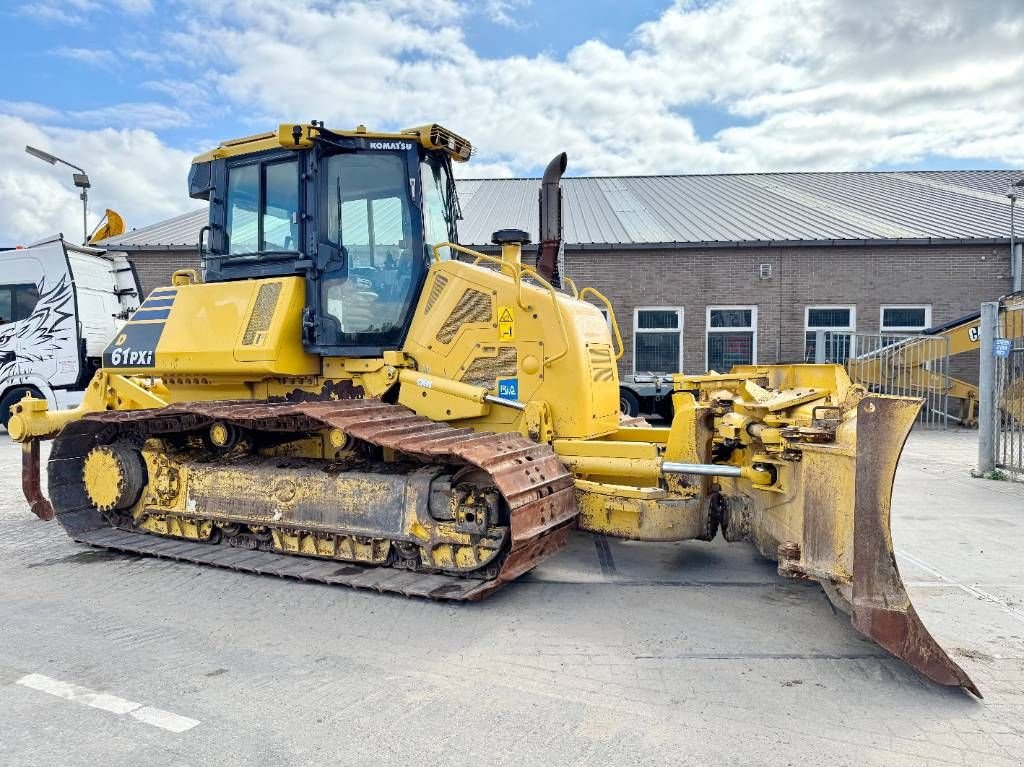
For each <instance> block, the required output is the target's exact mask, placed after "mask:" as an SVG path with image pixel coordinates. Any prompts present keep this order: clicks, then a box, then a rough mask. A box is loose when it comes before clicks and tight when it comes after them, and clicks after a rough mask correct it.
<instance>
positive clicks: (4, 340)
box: [0, 275, 76, 380]
mask: <svg viewBox="0 0 1024 767" xmlns="http://www.w3.org/2000/svg"><path fill="white" fill-rule="evenodd" d="M38 292H39V300H38V301H37V302H36V305H35V308H34V309H33V310H32V314H30V315H29V316H28V317H26V318H25V319H23V320H18V321H16V322H8V323H6V324H4V325H0V380H3V379H6V378H9V377H11V376H17V375H22V374H24V373H25V372H28V370H27V369H28V368H31V366H32V365H33V364H34V363H37V362H44V361H46V360H50V359H53V358H54V356H56V354H57V352H58V351H59V350H60V348H61V347H62V346H66V345H67V343H68V342H69V341H70V340H71V339H73V338H74V336H75V333H76V329H75V327H74V322H73V318H74V303H73V302H74V300H75V298H74V290H73V288H72V284H71V280H69V279H68V276H67V275H63V276H62V277H61V278H60V280H59V281H58V282H57V284H56V285H53V286H52V287H47V286H46V280H45V279H43V280H40V282H39V285H38Z"/></svg>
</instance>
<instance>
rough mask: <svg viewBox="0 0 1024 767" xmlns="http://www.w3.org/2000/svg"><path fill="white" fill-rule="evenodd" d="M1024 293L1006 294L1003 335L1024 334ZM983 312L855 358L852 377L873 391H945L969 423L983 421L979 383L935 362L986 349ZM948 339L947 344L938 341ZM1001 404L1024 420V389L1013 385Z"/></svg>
mask: <svg viewBox="0 0 1024 767" xmlns="http://www.w3.org/2000/svg"><path fill="white" fill-rule="evenodd" d="M1022 310H1024V295H1021V294H1019V293H1017V294H1013V295H1009V296H1004V297H1003V298H1002V299H1001V300H1000V301H999V328H1000V331H1001V332H1000V337H1002V338H1015V337H1017V336H1019V335H1021V332H1022V331H1024V328H1022V327H1020V325H1021V320H1020V318H1021V316H1022V314H1021V312H1022ZM980 331H981V313H980V312H973V313H971V314H968V315H966V316H965V317H960V318H959V319H956V320H953V321H952V322H947V323H946V324H945V325H939V326H937V327H934V328H929V329H928V330H925V331H924V332H923V333H922V334H921V335H919V336H913V337H909V338H901V339H899V340H897V341H895V342H893V343H890V344H888V345H886V346H881V347H879V348H878V349H875V350H873V351H871V352H867V353H864V354H860V355H858V356H855V357H851V358H850V359H849V360H848V361H847V363H846V369H847V371H848V372H849V373H850V377H851V378H852V379H853V380H854V381H856V382H857V383H860V384H863V385H864V386H866V387H868V388H870V389H891V388H897V389H899V390H901V391H904V392H914V393H920V394H921V395H922V396H927V395H929V394H932V393H938V394H942V393H945V394H946V395H947V396H948V397H949V398H950V399H954V400H958V401H959V403H960V417H959V419H958V420H959V421H960V423H961V424H962V425H964V426H970V427H975V426H977V425H978V387H977V385H976V384H973V383H970V382H969V381H964V380H962V379H959V378H955V377H953V376H948V375H944V374H940V373H939V372H938V371H937V370H935V369H934V368H933V365H934V364H935V363H937V362H938V361H939V359H940V358H943V357H955V356H956V355H958V354H965V353H967V352H976V351H978V350H979V349H980V348H981V336H980ZM939 340H945V341H946V343H945V344H942V343H936V341H939ZM999 407H1000V408H1001V409H1002V410H1003V411H1004V412H1005V413H1007V414H1008V415H1010V416H1012V417H1013V418H1015V419H1017V420H1021V419H1024V391H1020V390H1019V387H1017V388H1011V389H1008V390H1007V391H1006V392H1005V393H1004V396H1003V401H1002V402H1000V403H999Z"/></svg>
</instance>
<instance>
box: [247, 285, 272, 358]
mask: <svg viewBox="0 0 1024 767" xmlns="http://www.w3.org/2000/svg"><path fill="white" fill-rule="evenodd" d="M281 285H282V283H280V282H267V283H264V284H263V285H260V292H259V293H257V294H256V306H254V307H253V310H252V314H251V315H250V316H249V324H248V325H246V326H245V335H244V336H242V346H258V345H260V344H262V343H264V342H265V341H266V337H267V331H268V330H270V323H271V322H273V320H274V309H276V308H277V299H278V298H280V296H281Z"/></svg>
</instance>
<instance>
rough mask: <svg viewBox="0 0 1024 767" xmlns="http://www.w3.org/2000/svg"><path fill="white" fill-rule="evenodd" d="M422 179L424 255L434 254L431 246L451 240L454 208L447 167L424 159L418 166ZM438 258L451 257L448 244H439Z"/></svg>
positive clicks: (453, 233)
mask: <svg viewBox="0 0 1024 767" xmlns="http://www.w3.org/2000/svg"><path fill="white" fill-rule="evenodd" d="M420 168H421V176H422V178H421V181H422V183H423V235H424V240H425V242H426V246H427V251H428V253H427V255H428V257H430V258H433V249H434V246H435V245H437V244H438V243H442V242H454V241H455V239H456V237H455V225H454V221H455V215H456V213H455V210H454V207H455V205H454V200H455V198H454V185H453V184H452V182H451V176H450V175H449V173H448V169H447V168H446V167H445V166H444V165H442V164H441V163H439V162H437V161H436V160H427V161H426V162H424V163H423V164H422V165H421V166H420ZM440 255H441V258H444V259H447V258H451V248H442V249H441V251H440Z"/></svg>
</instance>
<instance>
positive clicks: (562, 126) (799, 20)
mask: <svg viewBox="0 0 1024 767" xmlns="http://www.w3.org/2000/svg"><path fill="white" fill-rule="evenodd" d="M273 7H274V3H273V2H270V0H234V2H230V3H221V4H218V5H217V7H216V10H215V11H213V12H209V11H208V10H204V7H203V6H202V5H195V6H193V8H192V12H193V13H192V17H193V20H192V21H191V28H190V29H186V30H185V31H184V32H183V33H182V34H181V35H180V36H179V38H178V41H179V42H180V43H181V44H182V45H191V46H192V48H193V53H194V54H195V55H197V56H203V55H207V56H208V58H207V61H206V62H204V66H206V65H210V64H212V65H215V66H216V67H217V69H218V72H217V74H215V75H214V76H213V79H212V82H213V84H214V85H215V87H216V88H217V89H218V91H219V94H220V96H221V97H222V98H223V99H226V100H227V101H228V102H229V103H231V104H233V105H234V107H235V110H236V111H237V112H239V113H247V114H250V115H251V114H253V113H258V114H266V115H267V116H268V117H272V118H273V119H275V120H291V119H296V118H299V119H308V118H309V117H310V116H316V117H318V118H323V119H326V120H327V121H328V122H329V123H332V124H335V125H339V126H342V127H344V126H347V125H354V124H355V123H357V122H365V123H367V124H371V125H376V126H384V127H392V128H393V127H399V126H401V125H404V124H416V123H419V122H423V121H425V120H438V121H442V122H445V123H447V124H450V125H451V126H452V127H453V128H454V129H455V130H458V131H460V132H463V133H465V134H466V135H467V136H469V137H470V138H471V139H472V140H474V142H475V143H477V144H478V146H479V148H480V154H479V158H480V160H481V161H482V162H485V163H492V164H494V163H497V164H499V165H500V166H501V167H503V168H510V169H514V170H517V171H519V172H521V171H522V170H523V169H528V168H536V167H537V166H538V165H542V164H543V162H544V160H545V159H546V158H547V157H548V156H550V155H551V154H553V153H554V152H556V151H559V150H561V149H567V150H568V151H569V154H570V162H571V168H572V170H573V171H574V172H576V173H657V172H701V171H739V170H767V169H824V168H853V167H858V168H865V167H872V166H874V165H877V164H879V163H900V162H913V161H915V160H918V159H920V158H921V157H924V156H929V155H943V156H949V157H964V156H969V155H970V153H971V152H981V151H983V152H985V154H984V155H983V157H984V158H988V159H994V160H998V161H1002V162H1018V161H1019V158H1020V155H1021V149H1020V143H1021V142H1020V141H1019V138H1018V137H1019V136H1020V135H1021V132H1022V131H1024V112H1022V111H1021V110H1020V107H1019V105H1020V104H1021V103H1024V77H1022V74H1024V50H1022V48H1021V46H1020V45H1019V40H1020V37H1021V32H1022V30H1024V8H1022V7H1021V6H1020V5H1019V4H1018V3H1015V2H1013V0H1001V1H993V2H989V3H985V4H983V5H981V6H978V7H968V6H967V5H965V4H962V3H958V2H955V0H935V1H934V2H933V1H931V0H928V1H927V2H926V0H918V1H917V2H903V3H900V4H898V5H897V6H895V7H893V6H892V5H891V3H889V2H883V0H865V1H864V2H859V3H834V2H828V1H827V0H805V1H804V2H792V1H791V0H765V1H763V2H757V3H747V2H731V1H726V2H720V3H714V4H708V3H703V2H681V3H678V4H677V5H675V6H673V7H671V8H669V9H668V10H667V11H666V12H665V13H664V14H662V15H661V16H660V17H659V18H658V19H656V20H653V21H651V22H649V23H646V24H643V25H641V26H640V27H639V28H638V29H637V30H636V31H635V33H634V35H633V39H632V42H631V44H630V45H629V46H627V47H625V48H614V47H611V46H609V45H607V44H605V43H602V42H598V41H587V42H584V43H582V44H580V45H578V46H576V47H575V48H573V49H572V50H571V51H570V52H569V53H568V54H567V55H566V56H565V57H564V58H563V59H553V58H550V57H548V56H544V55H539V56H533V57H510V58H506V59H500V60H498V59H490V58H486V57H485V56H483V55H481V54H478V53H476V52H474V51H472V50H471V49H469V48H468V46H467V45H466V42H465V39H464V37H463V34H462V31H461V28H460V26H459V24H461V23H468V22H467V20H466V19H465V18H464V16H462V15H460V14H459V13H458V9H457V8H449V9H448V12H447V13H445V14H443V15H442V16H440V17H430V16H424V15H422V14H419V13H418V12H416V10H415V9H416V8H417V6H416V5H415V4H408V3H403V2H385V3H375V2H371V1H369V0H367V1H366V2H349V3H345V4H342V5H336V4H326V3H314V4H313V5H312V6H307V7H306V8H305V9H302V10H296V11H295V12H294V13H289V14H275V13H271V12H270V11H271V9H272V8H273ZM489 7H490V8H491V10H492V11H493V10H494V9H497V11H498V12H503V9H505V10H506V11H507V9H508V8H510V7H511V6H509V4H508V3H503V2H498V3H497V4H496V5H495V4H492V5H491V6H489ZM200 32H201V33H202V34H199V33H200ZM1015 40H1016V41H1017V42H1016V43H1015V42H1014V41H1015ZM190 41H191V42H190ZM204 51H205V54H204ZM212 52H216V60H214V59H213V58H209V55H210V54H211V53H212ZM287 73H294V74H295V77H290V76H288V74H287ZM1015 105H1016V106H1015ZM708 108H710V109H713V110H717V112H718V113H719V114H724V115H727V116H728V115H733V116H734V117H733V118H732V119H733V121H734V122H736V123H738V124H737V125H734V126H733V127H725V129H724V130H721V132H719V133H718V134H717V135H713V136H707V135H705V136H699V135H698V134H697V133H696V131H695V129H694V127H693V123H692V122H691V121H690V119H688V118H687V116H686V115H687V112H688V111H689V110H694V109H708ZM994 123H999V124H1000V125H1001V126H1002V127H1001V128H1000V129H998V130H994V131H993V130H992V129H991V127H990V126H991V125H992V124H994Z"/></svg>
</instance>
